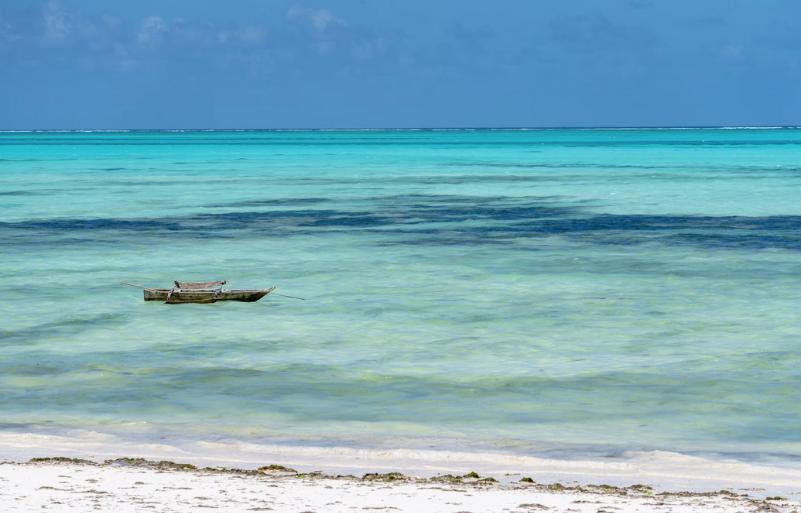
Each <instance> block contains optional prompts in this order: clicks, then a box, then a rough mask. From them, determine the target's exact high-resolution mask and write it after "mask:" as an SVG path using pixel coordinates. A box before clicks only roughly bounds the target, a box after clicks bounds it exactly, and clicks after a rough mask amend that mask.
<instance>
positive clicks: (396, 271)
mask: <svg viewBox="0 0 801 513" xmlns="http://www.w3.org/2000/svg"><path fill="white" fill-rule="evenodd" d="M799 185H801V130H798V129H776V130H747V129H742V130H724V129H696V130H530V131H522V130H521V131H503V130H497V131H491V130H475V131H356V132H337V131H320V132H130V133H125V132H122V133H3V134H0V248H1V249H0V279H2V281H3V283H4V284H5V297H4V301H3V302H2V303H1V304H0V317H2V319H3V323H2V326H1V327H0V422H2V425H3V426H4V427H5V428H6V429H14V430H20V429H22V430H34V431H35V430H49V431H54V432H60V431H66V430H68V429H75V428H78V429H86V430H94V431H99V432H108V433H116V434H118V435H120V436H127V437H144V438H156V437H167V438H170V437H175V438H178V437H184V438H190V439H219V438H230V439H237V440H245V441H258V442H265V443H266V442H270V443H273V442H288V443H301V444H315V445H338V446H341V445H353V446H371V447H433V448H443V449H459V450H464V449H473V448H481V449H492V450H496V449H498V450H505V451H513V452H517V453H549V454H559V455H598V454H602V455H610V454H612V455H614V454H621V453H622V452H623V451H627V450H666V451H676V452H685V453H727V454H731V455H735V456H736V457H738V458H742V459H746V460H753V459H763V460H764V459H765V458H770V459H780V460H784V461H785V462H787V463H788V464H793V465H794V463H793V461H796V460H795V458H797V457H799V456H801V434H799V431H798V426H799V425H801V401H799V392H798V391H799V387H800V386H801V356H800V355H799V352H798V344H799V340H801V325H799V321H798V311H799V307H801V299H799V298H800V297H801V292H799V291H801V231H799V229H800V228H801V201H800V200H801V188H799ZM217 278H224V279H227V280H229V282H230V284H231V285H232V286H233V287H237V288H247V287H260V286H268V285H272V284H275V285H278V287H279V289H278V291H279V292H282V293H285V294H289V295H293V296H302V297H305V298H307V301H297V300H292V299H287V298H281V297H277V296H269V297H268V298H266V299H264V300H262V301H261V302H259V303H255V304H236V303H231V304H225V303H220V304H214V305H180V306H167V305H163V304H158V303H144V302H143V301H142V300H141V292H138V291H137V290H134V289H131V288H124V287H121V286H119V283H120V282H133V283H142V284H145V285H148V286H167V285H168V284H169V283H170V282H171V280H173V279H185V280H193V279H197V280H205V279H217Z"/></svg>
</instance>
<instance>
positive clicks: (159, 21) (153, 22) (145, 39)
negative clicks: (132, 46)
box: [136, 16, 167, 46]
mask: <svg viewBox="0 0 801 513" xmlns="http://www.w3.org/2000/svg"><path fill="white" fill-rule="evenodd" d="M166 33H167V24H166V23H165V22H164V18H162V17H161V16H148V17H147V18H145V19H144V20H142V25H141V26H140V27H139V32H138V33H137V34H136V42H137V43H139V44H140V45H143V46H153V45H157V44H159V43H160V42H161V40H162V38H163V37H164V34H166Z"/></svg>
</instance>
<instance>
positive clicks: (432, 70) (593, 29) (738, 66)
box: [0, 0, 801, 129]
mask: <svg viewBox="0 0 801 513" xmlns="http://www.w3.org/2000/svg"><path fill="white" fill-rule="evenodd" d="M0 66H2V67H1V68H0V128H6V129H13V128H192V127H205V128H277V127H288V128H296V127H437V126H677V125H678V126H691V125H797V124H801V2H800V1H797V0H760V1H756V0H751V1H744V0H692V1H690V0H672V1H668V0H660V1H657V0H605V1H602V0H494V1H492V2H488V1H475V0H438V1H437V0H402V1H400V0H338V1H322V0H318V1H313V0H310V1H308V2H305V1H304V2H297V1H291V0H290V1H283V0H228V1H222V0H171V1H168V2H165V1H156V0H137V1H136V2H131V1H127V0H125V1H124V0H47V1H39V0H0Z"/></svg>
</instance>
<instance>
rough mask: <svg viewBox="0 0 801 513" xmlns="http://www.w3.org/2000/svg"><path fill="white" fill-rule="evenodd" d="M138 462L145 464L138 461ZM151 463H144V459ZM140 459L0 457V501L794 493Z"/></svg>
mask: <svg viewBox="0 0 801 513" xmlns="http://www.w3.org/2000/svg"><path fill="white" fill-rule="evenodd" d="M142 465H145V466H142ZM147 465H151V466H147ZM172 467H173V466H172V465H168V464H165V465H162V466H159V465H156V464H147V463H144V462H138V463H137V462H134V463H133V465H132V464H130V463H128V462H114V463H106V464H103V465H97V464H93V463H70V462H66V463H64V462H47V461H46V462H38V463H23V464H20V463H5V464H2V465H0V509H2V511H8V512H11V511H14V512H18V513H23V512H33V511H37V512H40V511H58V512H86V511H114V512H139V511H159V512H161V511H163V512H195V511H200V510H204V509H214V510H216V511H220V512H244V511H274V512H295V513H300V512H352V511H393V512H409V513H424V512H453V513H457V512H475V513H478V512H481V513H491V512H531V511H552V512H575V513H584V512H586V513H590V512H592V513H599V512H608V513H611V512H618V511H637V512H661V513H665V512H676V513H679V512H687V513H689V512H699V511H710V512H711V511H715V512H722V513H725V512H732V513H734V512H756V511H765V512H793V511H798V510H799V509H801V503H800V502H798V501H791V500H787V499H786V498H768V499H754V498H751V497H750V496H748V495H746V494H742V493H740V492H736V491H719V492H713V493H706V494H691V493H686V492H685V493H660V492H655V491H653V490H651V489H650V488H648V487H629V488H625V489H623V488H613V487H579V488H563V487H561V486H558V485H556V486H554V485H550V486H548V485H540V484H536V483H514V484H498V483H496V482H493V481H482V480H481V478H476V477H467V478H456V479H453V478H445V479H414V478H407V477H404V476H400V475H397V476H394V475H376V476H373V477H370V476H365V477H363V478H357V477H350V476H340V477H331V476H324V475H296V474H294V473H292V472H287V471H283V470H264V471H261V472H253V471H250V472H236V471H220V470H217V471H214V470H196V469H188V470H180V469H175V468H172Z"/></svg>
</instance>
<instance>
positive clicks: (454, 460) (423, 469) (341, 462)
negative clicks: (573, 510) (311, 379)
mask: <svg viewBox="0 0 801 513" xmlns="http://www.w3.org/2000/svg"><path fill="white" fill-rule="evenodd" d="M36 456H70V457H80V458H89V459H94V460H104V459H108V458H117V457H123V456H130V457H144V458H149V459H167V460H173V461H178V462H189V463H194V464H197V465H204V466H232V467H239V468H255V467H258V466H261V465H265V464H268V463H280V464H283V465H288V466H292V467H295V468H298V469H300V470H304V471H312V470H322V471H325V472H329V473H336V474H360V473H364V472H389V471H400V472H404V473H406V474H410V475H417V476H431V475H435V474H442V473H464V472H468V471H471V470H475V471H477V472H479V473H481V474H486V475H493V476H496V477H499V478H504V476H506V479H510V478H509V477H508V476H509V475H512V476H518V477H517V478H519V476H520V475H526V476H531V477H533V478H534V479H535V480H537V481H540V482H562V483H579V484H581V483H585V484H588V483H589V484H591V483H596V484H598V483H605V484H613V485H631V484H636V483H642V484H648V485H652V486H654V487H656V488H658V489H663V490H689V491H709V490H717V489H721V488H733V489H760V490H763V491H764V493H790V492H793V491H797V488H798V483H801V468H787V467H781V466H777V465H771V464H763V463H748V462H743V461H737V460H733V459H709V458H702V457H698V456H689V455H683V454H677V453H671V452H664V451H651V452H630V453H626V454H624V455H623V457H620V458H608V459H583V460H567V459H555V458H544V457H536V456H529V455H519V454H510V453H501V452H467V451H440V450H418V449H404V448H397V449H363V448H352V447H313V446H291V445H275V444H256V443H250V442H244V441H235V440H229V441H184V442H175V443H173V442H172V441H170V442H166V441H165V442H146V443H142V442H133V441H130V440H123V439H120V438H118V437H116V436H113V435H110V434H105V433H97V432H89V431H80V432H77V431H76V432H71V433H68V434H65V435H49V434H48V435H46V434H35V433H22V432H16V433H15V432H2V433H0V458H5V459H10V460H13V461H25V460H27V459H29V458H31V457H36Z"/></svg>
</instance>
